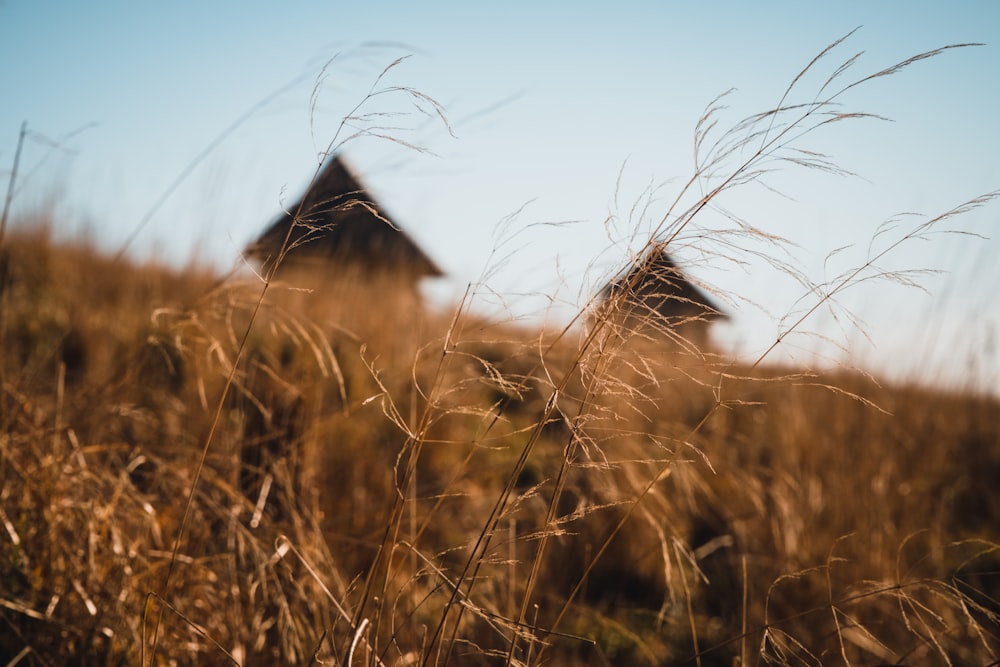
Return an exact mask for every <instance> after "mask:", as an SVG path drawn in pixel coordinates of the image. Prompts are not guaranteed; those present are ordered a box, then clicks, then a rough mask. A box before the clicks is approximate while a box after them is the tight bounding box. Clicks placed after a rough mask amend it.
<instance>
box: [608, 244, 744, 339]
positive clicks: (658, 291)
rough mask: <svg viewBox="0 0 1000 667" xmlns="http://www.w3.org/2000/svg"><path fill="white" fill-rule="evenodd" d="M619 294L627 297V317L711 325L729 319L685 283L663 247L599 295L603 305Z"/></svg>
mask: <svg viewBox="0 0 1000 667" xmlns="http://www.w3.org/2000/svg"><path fill="white" fill-rule="evenodd" d="M622 294H625V295H626V296H625V304H627V310H628V311H629V314H630V315H639V316H647V317H648V316H652V315H656V316H658V317H660V318H662V319H665V320H667V321H668V322H670V323H673V324H681V323H684V322H687V321H692V320H698V321H705V322H711V321H714V320H719V319H728V317H729V316H728V315H726V314H725V313H724V312H723V311H722V309H721V308H719V306H718V305H716V304H715V302H714V301H713V300H712V299H711V298H710V297H709V296H708V295H707V294H705V292H703V291H702V290H701V289H699V288H698V287H696V286H695V285H694V284H692V283H691V281H689V280H688V279H687V277H686V276H685V275H684V273H683V271H681V270H680V268H678V266H677V264H676V263H675V262H674V260H673V258H672V257H671V256H670V255H669V254H668V253H667V251H666V248H665V247H664V245H663V244H659V243H658V244H655V245H654V246H653V247H652V248H651V249H650V250H649V252H647V253H646V254H645V255H644V256H643V257H642V259H640V260H639V261H637V262H636V263H635V264H634V265H633V266H632V268H631V269H630V270H629V271H628V272H626V273H624V274H623V275H621V277H620V278H618V279H617V280H613V281H612V282H610V283H608V285H607V286H606V287H605V288H604V289H603V290H602V291H601V296H602V298H603V300H604V302H605V303H607V302H609V301H612V300H614V299H616V298H620V296H619V295H622ZM637 309H638V310H639V312H638V313H636V312H635V311H636V310H637Z"/></svg>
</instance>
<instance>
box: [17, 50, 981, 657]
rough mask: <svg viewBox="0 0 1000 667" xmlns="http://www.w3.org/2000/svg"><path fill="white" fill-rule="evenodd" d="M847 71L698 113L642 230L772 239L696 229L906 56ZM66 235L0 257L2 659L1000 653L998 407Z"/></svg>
mask: <svg viewBox="0 0 1000 667" xmlns="http://www.w3.org/2000/svg"><path fill="white" fill-rule="evenodd" d="M824 53H825V54H829V53H830V51H827V52H824ZM923 57H924V56H918V57H916V58H914V59H911V60H910V61H907V62H906V63H903V64H902V65H901V66H905V65H907V64H909V63H911V62H916V61H918V60H920V59H922V58H923ZM817 62H819V61H817ZM852 63H853V59H848V60H847V62H846V63H845V67H838V68H836V69H835V72H836V75H835V76H834V77H832V78H831V79H830V80H829V81H828V82H827V84H826V85H825V86H824V87H823V89H822V90H821V91H820V92H821V94H820V95H819V96H818V97H815V98H812V99H814V101H813V102H810V103H806V104H798V103H791V102H789V101H787V100H783V101H782V103H781V104H779V105H778V107H776V108H775V109H774V110H772V111H769V112H767V113H765V114H761V115H759V116H755V117H752V118H751V119H748V120H747V121H746V123H743V124H740V125H738V126H737V127H736V128H735V129H734V130H732V131H730V132H726V133H722V134H721V135H719V136H715V135H713V134H712V133H713V131H714V130H713V129H712V127H713V118H714V117H715V116H714V114H715V113H717V108H716V107H713V108H711V109H710V110H709V112H707V113H706V116H705V118H704V120H703V123H702V125H701V126H700V128H699V133H698V143H699V146H701V147H703V148H704V149H706V150H705V152H703V153H702V155H703V158H704V159H703V160H702V161H701V162H700V163H699V170H698V173H697V174H696V175H695V177H694V178H692V180H691V181H690V182H689V184H688V185H687V187H685V188H683V189H682V191H681V193H680V195H679V196H678V199H677V201H676V202H675V204H674V205H673V206H672V207H671V209H670V211H669V212H668V213H667V214H666V215H664V217H663V224H662V225H660V226H659V227H658V228H657V229H656V234H655V238H654V239H652V240H651V241H650V242H651V243H666V244H667V247H668V248H669V247H670V244H672V243H684V242H692V241H693V240H694V239H705V241H706V243H708V244H709V245H710V246H711V247H712V248H714V251H716V252H720V253H722V252H725V253H727V255H726V256H727V257H729V258H730V259H731V260H732V261H737V262H738V261H740V255H739V249H740V248H741V247H742V248H750V249H751V250H748V251H747V252H757V251H754V250H752V248H755V247H759V246H757V245H755V244H758V243H765V244H773V243H780V240H778V239H773V238H772V237H769V236H768V235H767V234H765V233H764V232H763V231H762V230H759V229H756V228H753V227H751V226H749V225H746V224H745V223H743V221H740V222H741V224H739V225H737V226H736V227H735V228H734V230H733V232H732V233H729V232H725V231H723V232H716V233H713V234H707V233H706V232H704V230H699V229H696V228H695V225H696V224H697V220H698V219H699V216H700V215H701V212H702V211H703V210H705V209H706V208H709V207H711V206H714V205H716V204H718V203H719V200H720V199H722V197H723V195H724V194H725V193H726V192H728V191H729V190H730V189H732V188H734V187H740V186H741V185H742V184H746V183H751V182H754V181H755V179H759V178H763V177H764V176H766V174H767V170H768V169H769V168H771V165H773V164H775V163H780V162H782V161H784V162H785V163H788V162H790V163H792V164H799V165H802V164H805V166H813V167H818V168H821V169H827V170H835V168H834V167H833V166H832V165H831V164H830V163H829V162H828V161H827V160H826V159H825V158H823V157H822V156H819V155H817V154H815V153H803V152H802V151H800V150H798V148H797V145H796V144H795V143H794V141H793V140H797V139H799V138H801V137H802V136H806V135H810V134H811V133H813V132H816V131H819V129H821V128H822V127H823V126H824V125H825V124H828V123H830V122H840V121H845V120H850V119H852V118H857V117H859V115H860V114H853V113H847V114H845V113H844V112H842V111H840V110H838V111H836V112H835V113H834V112H833V111H832V109H833V105H834V104H835V103H836V102H837V101H838V99H839V96H840V95H841V93H842V91H844V90H850V89H851V88H853V87H854V86H855V85H858V83H861V82H865V81H869V80H872V79H875V78H878V77H880V76H882V75H885V74H891V73H892V72H894V71H897V70H898V69H899V68H900V67H901V66H895V67H891V68H887V69H886V70H884V71H882V72H879V73H877V74H876V75H874V76H867V77H861V78H859V79H857V82H858V83H850V84H847V85H845V86H842V87H841V88H840V89H835V88H834V84H835V83H836V82H838V81H839V79H840V77H842V76H844V72H846V71H848V70H849V69H850V65H851V64H852ZM815 64H816V63H815V62H814V63H813V64H811V65H810V67H813V66H815ZM793 93H797V90H796V89H795V84H793V86H792V88H790V90H789V98H791V97H794V95H793ZM710 146H711V148H708V147H710ZM734 161H735V163H734ZM987 200H988V198H984V200H982V201H978V202H974V203H973V204H976V205H978V204H981V203H985V201H987ZM962 210H964V208H962V207H960V208H959V209H956V211H955V212H951V213H948V214H946V215H944V216H940V217H939V218H933V219H930V220H929V221H928V222H927V223H924V224H921V225H919V226H917V227H915V228H913V229H912V230H903V231H901V232H899V233H898V234H899V235H898V237H897V239H896V240H895V241H890V242H888V243H887V244H886V245H885V246H884V249H885V252H891V251H892V249H894V248H895V247H898V245H899V244H900V243H906V242H908V241H909V240H910V239H913V238H917V237H919V236H921V235H924V234H927V233H929V232H931V231H933V230H935V229H937V228H938V227H940V226H941V224H942V223H943V222H945V221H947V220H949V219H950V218H951V217H952V216H953V215H956V214H958V213H960V212H961V211H962ZM47 224H48V221H44V220H42V221H20V224H18V225H16V229H19V230H21V231H16V230H15V229H13V228H12V229H11V230H9V231H8V233H7V235H6V236H5V238H4V245H3V247H2V248H0V250H2V253H3V254H2V257H0V260H2V261H0V267H2V268H3V274H2V278H3V283H2V295H0V296H2V301H0V309H2V310H0V318H2V320H0V336H2V343H3V344H2V346H0V349H2V358H0V372H2V380H3V387H2V395H0V409H2V414H0V426H2V431H0V479H2V487H0V524H2V528H3V530H0V656H3V657H5V658H6V659H7V661H8V664H47V665H53V664H101V665H111V664H137V663H138V664H144V665H145V664H157V665H158V664H196V663H197V664H228V663H231V662H232V663H238V664H255V663H265V664H307V663H311V662H315V663H319V664H338V665H416V664H421V665H446V664H447V665H465V664H469V665H479V664H513V665H537V664H569V665H572V664H636V665H663V664H701V665H731V664H734V662H733V661H734V659H736V658H739V659H740V660H742V662H743V664H747V663H754V664H762V663H764V664H805V665H815V664H827V663H835V662H836V663H844V664H873V663H875V662H882V663H900V664H983V665H985V664H991V663H993V662H995V661H996V660H997V659H998V655H997V654H998V652H1000V636H998V630H1000V625H998V621H1000V618H998V616H997V614H998V613H1000V602H998V600H1000V575H998V574H997V569H998V567H997V566H998V564H1000V553H998V548H1000V535H998V534H997V528H996V527H997V526H998V525H1000V507H998V505H997V503H996V500H995V488H994V487H995V480H996V479H997V478H998V477H1000V447H998V445H1000V424H998V422H997V420H996V418H995V415H996V414H997V411H998V408H1000V405H998V404H997V402H996V401H995V400H993V399H989V398H983V397H973V396H960V395H949V394H943V393H940V392H935V391H931V390H928V389H920V388H915V387H883V386H879V385H878V384H876V383H875V382H874V381H872V380H871V379H869V378H865V377H862V376H859V375H856V374H851V373H847V372H843V373H835V374H829V375H825V376H818V375H815V374H810V373H805V372H802V371H800V370H797V369H780V368H775V367H770V366H767V365H766V364H765V363H763V362H765V361H766V356H767V353H765V354H764V355H763V356H762V357H761V359H760V360H758V363H755V364H745V365H737V364H734V363H732V362H730V361H728V360H725V359H722V358H720V357H718V356H717V355H716V354H715V353H713V352H712V351H711V350H710V349H705V348H703V347H701V346H698V345H694V344H688V343H687V342H685V341H684V340H678V339H677V334H678V332H677V331H667V332H659V333H658V332H657V331H656V330H655V329H656V327H655V323H651V327H649V328H644V329H643V330H642V331H638V332H637V331H635V330H634V329H632V328H630V327H623V326H621V323H620V322H619V321H618V320H617V319H616V317H615V308H616V304H611V305H610V307H603V308H601V309H594V310H593V311H591V312H592V313H594V316H593V317H592V318H591V319H590V320H589V321H588V322H587V323H586V325H585V326H584V325H583V324H579V325H578V326H571V327H567V329H565V330H563V331H560V332H547V331H542V330H538V329H534V328H532V327H529V326H520V327H519V326H514V325H510V324H498V323H495V322H492V321H489V320H486V319H483V318H481V317H477V316H475V315H473V314H470V312H469V311H468V310H467V308H468V305H469V304H468V303H467V302H464V303H463V304H461V305H460V306H459V307H458V308H457V309H456V311H455V312H453V313H447V314H437V313H433V312H427V311H424V310H422V309H420V307H419V305H420V304H419V302H418V301H416V300H414V299H413V298H411V296H409V295H407V293H406V292H405V290H401V289H400V288H399V286H398V285H396V284H394V283H393V282H392V280H391V278H389V277H386V278H385V280H379V281H369V282H368V283H367V284H366V285H365V286H364V287H363V288H359V287H358V286H357V285H358V282H357V281H356V280H351V279H346V280H343V281H337V280H332V281H331V282H328V283H324V284H323V285H322V287H323V289H322V290H321V291H320V290H315V291H312V292H309V291H303V290H301V289H299V288H297V286H295V285H284V284H279V283H277V282H272V281H270V280H269V279H267V278H266V277H265V281H264V283H263V287H262V283H261V282H260V281H258V280H250V281H247V282H239V281H236V280H232V279H230V280H226V281H222V282H219V281H216V280H215V278H214V277H213V276H211V275H208V274H204V275H199V274H198V273H196V272H194V271H188V272H184V273H182V274H181V273H174V272H170V271H167V270H163V269H158V268H157V267H155V266H133V265H128V264H125V263H123V262H121V261H120V260H115V259H108V258H105V257H102V256H101V255H100V254H98V253H96V252H95V251H93V250H92V249H89V248H87V247H85V246H83V245H60V244H55V243H53V242H52V241H51V240H50V239H49V238H48V236H47V235H46V234H45V233H44V232H42V233H31V232H25V231H23V230H25V229H27V228H32V227H34V228H42V229H44V228H45V227H46V226H47ZM741 242H742V243H743V245H741ZM880 253H882V251H881V250H876V251H873V254H872V257H871V258H870V259H869V261H868V262H866V263H865V264H864V265H862V266H861V267H859V268H858V269H857V270H856V271H851V272H847V273H845V274H844V275H843V276H841V277H839V278H837V279H836V280H834V281H832V282H831V283H829V284H826V285H809V287H810V289H811V290H812V293H813V295H814V303H815V304H816V307H825V306H827V305H830V304H831V303H834V302H835V298H836V295H837V293H838V292H839V291H841V290H843V289H844V288H846V287H847V286H851V285H854V284H857V282H859V281H863V280H867V279H869V278H870V277H871V276H872V275H873V272H876V271H877V265H878V263H879V259H880V257H881V256H882V255H881V254H880ZM895 277H897V278H905V276H895ZM293 282H294V280H293ZM625 291H626V292H627V290H625ZM804 312H806V313H808V312H809V311H808V308H807V309H806V311H804ZM582 315H585V314H582ZM583 319H585V318H584V317H581V320H583ZM803 321H804V320H798V321H794V322H793V323H792V324H791V325H790V327H789V328H788V332H795V331H797V330H798V329H799V328H800V327H801V326H802V322H803ZM670 339H672V340H670ZM780 342H781V341H780V340H779V341H778V343H776V344H780Z"/></svg>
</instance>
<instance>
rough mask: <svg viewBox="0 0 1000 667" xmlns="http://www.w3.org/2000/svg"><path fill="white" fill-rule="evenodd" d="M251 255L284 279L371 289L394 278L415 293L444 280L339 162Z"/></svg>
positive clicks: (263, 236)
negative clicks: (314, 277) (359, 283)
mask: <svg viewBox="0 0 1000 667" xmlns="http://www.w3.org/2000/svg"><path fill="white" fill-rule="evenodd" d="M246 255H247V256H248V257H250V258H251V259H253V260H256V261H257V262H258V263H259V264H260V266H261V269H262V272H263V273H264V275H269V274H270V275H276V276H278V277H280V278H282V279H285V278H287V277H288V276H289V275H290V274H292V273H296V274H298V275H299V276H300V277H301V276H302V275H303V274H304V273H312V274H321V275H323V276H324V279H327V278H330V277H332V276H340V277H347V278H350V279H361V280H363V281H364V282H366V283H371V282H372V281H373V280H375V279H386V278H392V279H394V280H393V282H395V283H409V284H410V285H411V286H413V287H415V285H416V282H417V281H418V280H419V279H420V278H424V277H435V276H440V275H442V272H441V269H439V268H438V267H437V265H436V264H435V263H434V262H433V261H432V260H431V259H430V258H429V257H428V256H427V255H426V254H425V253H424V252H423V251H422V250H421V249H420V248H419V247H417V245H416V243H414V242H413V240H412V239H411V238H410V237H409V236H408V235H407V234H406V233H405V232H404V231H403V230H402V229H401V228H400V227H399V225H398V224H397V223H396V222H395V221H393V220H392V219H391V218H390V217H389V215H388V214H387V213H386V212H385V210H384V209H383V208H382V207H381V206H380V205H379V204H378V203H377V202H376V201H375V200H374V198H373V197H372V196H371V195H370V194H369V193H368V191H367V190H365V188H364V187H363V186H362V184H361V182H360V181H359V180H358V178H357V177H356V176H355V175H354V174H353V173H352V172H351V170H350V169H349V168H348V166H347V164H346V163H345V162H344V160H343V158H342V157H340V156H334V157H333V158H332V159H330V161H329V162H328V163H327V164H326V165H325V166H324V167H323V169H322V170H321V171H320V172H319V174H318V175H317V176H316V177H315V178H314V179H313V181H312V183H310V184H309V187H308V188H306V192H305V194H304V195H303V196H302V198H301V199H299V200H298V201H296V202H295V203H293V204H292V205H291V206H289V207H288V208H287V210H286V211H285V212H284V213H282V214H281V215H280V216H279V217H278V219H277V220H275V221H274V222H273V223H272V224H271V225H270V226H269V227H268V228H267V229H266V230H264V233H263V234H261V235H260V236H259V237H258V238H257V239H256V240H255V241H254V242H253V243H251V244H250V246H248V247H247V249H246ZM399 286H400V285H399V284H397V285H396V287H399Z"/></svg>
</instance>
